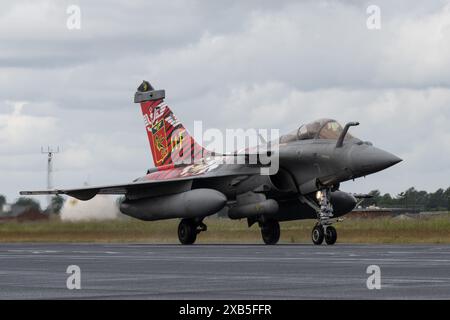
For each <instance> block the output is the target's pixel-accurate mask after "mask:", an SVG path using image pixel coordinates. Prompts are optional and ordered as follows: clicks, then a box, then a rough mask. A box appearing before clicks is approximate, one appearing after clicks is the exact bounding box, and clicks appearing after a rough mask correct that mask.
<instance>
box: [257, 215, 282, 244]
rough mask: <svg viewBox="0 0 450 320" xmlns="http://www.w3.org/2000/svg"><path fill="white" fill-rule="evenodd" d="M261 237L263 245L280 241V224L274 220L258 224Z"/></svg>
mask: <svg viewBox="0 0 450 320" xmlns="http://www.w3.org/2000/svg"><path fill="white" fill-rule="evenodd" d="M259 226H260V227H261V236H262V238H263V241H264V243H265V244H268V245H273V244H277V242H278V240H280V224H279V223H278V221H276V220H268V221H265V222H261V223H260V224H259Z"/></svg>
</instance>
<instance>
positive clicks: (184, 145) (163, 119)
mask: <svg viewBox="0 0 450 320" xmlns="http://www.w3.org/2000/svg"><path fill="white" fill-rule="evenodd" d="M164 98H165V91H164V90H155V89H153V87H152V86H151V85H150V83H148V82H147V81H143V82H142V84H141V85H140V86H139V88H138V89H137V92H136V94H135V96H134V102H135V103H140V104H141V109H142V115H143V116H144V122H145V127H146V129H147V135H148V141H149V142H150V149H151V152H152V156H153V162H154V164H155V166H156V167H166V166H168V167H172V166H174V165H176V164H180V163H192V162H194V161H198V160H200V159H201V158H203V156H204V152H205V151H206V150H205V149H204V148H203V147H202V146H200V145H199V144H197V143H196V142H195V141H194V138H192V137H191V136H190V135H189V133H188V132H187V130H186V129H185V128H184V126H183V125H182V124H181V122H180V121H178V119H177V118H176V117H175V115H174V114H173V112H172V110H170V108H169V106H168V105H167V104H165V103H164Z"/></svg>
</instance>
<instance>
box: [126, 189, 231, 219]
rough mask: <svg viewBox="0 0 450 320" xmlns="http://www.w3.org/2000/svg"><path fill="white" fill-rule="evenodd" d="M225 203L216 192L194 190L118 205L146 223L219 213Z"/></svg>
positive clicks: (220, 194)
mask: <svg viewBox="0 0 450 320" xmlns="http://www.w3.org/2000/svg"><path fill="white" fill-rule="evenodd" d="M226 202H227V198H226V196H225V195H224V194H223V193H221V192H219V191H217V190H213V189H194V190H190V191H186V192H182V193H177V194H172V195H167V196H161V197H154V198H145V199H139V200H125V201H124V202H122V203H121V205H120V211H121V212H122V213H123V214H126V215H128V216H131V217H133V218H136V219H140V220H146V221H152V220H159V219H172V218H195V217H205V216H209V215H212V214H214V213H216V212H218V211H220V210H221V209H222V208H223V207H224V206H225V204H226Z"/></svg>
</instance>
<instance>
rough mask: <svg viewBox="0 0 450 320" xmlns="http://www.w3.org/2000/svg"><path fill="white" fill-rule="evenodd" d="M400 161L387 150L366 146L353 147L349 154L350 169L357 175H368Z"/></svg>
mask: <svg viewBox="0 0 450 320" xmlns="http://www.w3.org/2000/svg"><path fill="white" fill-rule="evenodd" d="M400 161H402V159H400V158H399V157H397V156H395V155H393V154H392V153H389V152H387V151H384V150H381V149H378V148H375V147H372V146H368V147H366V148H357V149H354V150H353V152H352V154H351V163H352V166H351V167H352V168H351V169H352V171H353V172H354V173H355V174H356V175H358V176H361V175H368V174H371V173H374V172H377V171H381V170H384V169H386V168H389V167H391V166H393V165H394V164H396V163H399V162H400Z"/></svg>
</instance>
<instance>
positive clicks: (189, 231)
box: [178, 219, 197, 244]
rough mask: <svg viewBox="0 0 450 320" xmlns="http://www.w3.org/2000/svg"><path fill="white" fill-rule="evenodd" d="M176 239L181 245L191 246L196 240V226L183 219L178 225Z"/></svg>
mask: <svg viewBox="0 0 450 320" xmlns="http://www.w3.org/2000/svg"><path fill="white" fill-rule="evenodd" d="M178 239H179V240H180V242H181V244H193V243H194V242H195V240H196V239H197V225H196V224H195V223H194V222H193V221H191V220H188V219H183V220H181V221H180V224H179V225H178Z"/></svg>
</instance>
